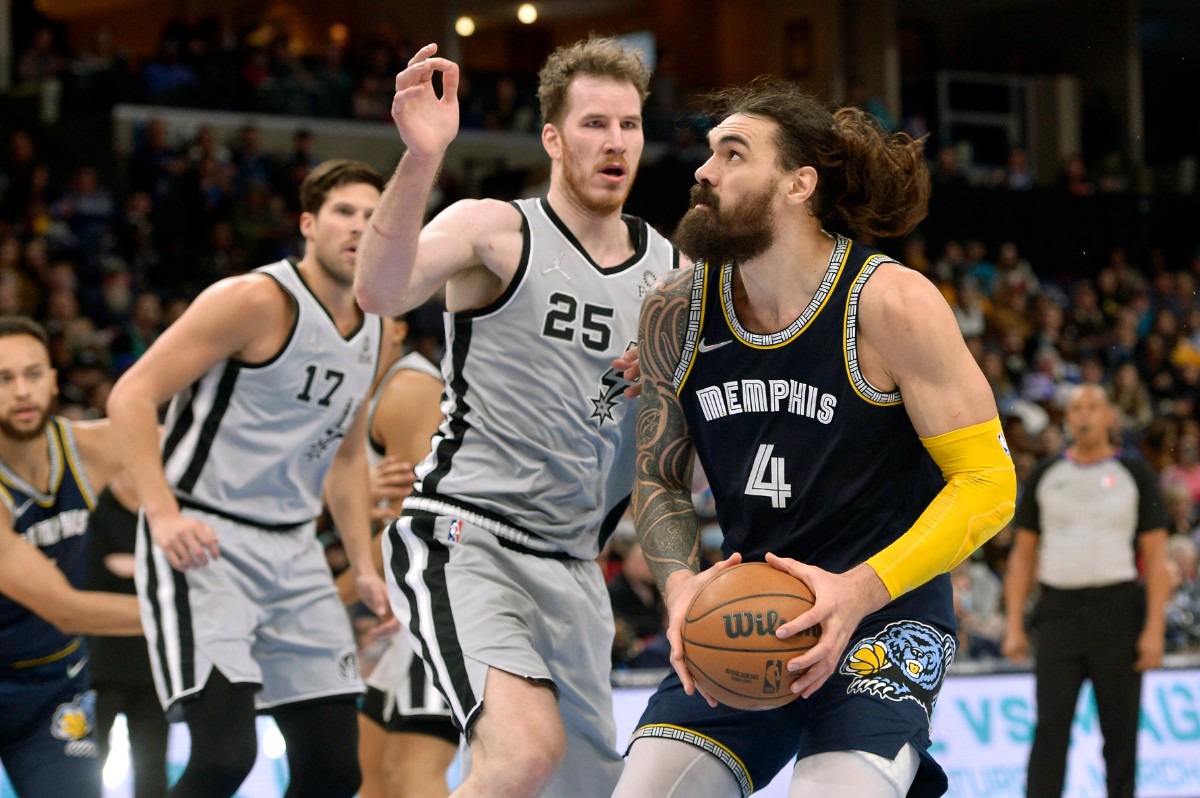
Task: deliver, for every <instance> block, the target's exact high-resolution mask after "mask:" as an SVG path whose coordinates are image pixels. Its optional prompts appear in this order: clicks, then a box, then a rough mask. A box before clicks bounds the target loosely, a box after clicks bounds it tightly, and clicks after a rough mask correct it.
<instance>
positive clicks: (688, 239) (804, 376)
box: [615, 79, 1016, 798]
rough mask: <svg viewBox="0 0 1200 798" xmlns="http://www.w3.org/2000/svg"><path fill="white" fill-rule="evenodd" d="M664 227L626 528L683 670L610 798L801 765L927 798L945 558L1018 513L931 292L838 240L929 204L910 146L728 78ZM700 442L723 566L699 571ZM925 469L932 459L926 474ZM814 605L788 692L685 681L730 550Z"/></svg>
mask: <svg viewBox="0 0 1200 798" xmlns="http://www.w3.org/2000/svg"><path fill="white" fill-rule="evenodd" d="M717 99H718V100H719V101H722V102H721V105H720V107H719V111H718V114H717V115H716V118H718V119H721V120H722V121H721V122H720V124H718V125H717V126H716V127H715V128H714V129H713V130H712V131H711V132H710V133H709V145H710V147H711V149H712V155H711V157H710V158H709V159H708V161H707V162H706V163H705V164H704V165H703V166H701V167H700V169H698V170H697V172H696V180H697V183H698V185H697V186H695V187H694V188H693V191H692V203H693V207H692V209H691V210H689V211H688V213H687V214H686V216H685V217H684V219H683V220H682V221H681V222H680V225H679V229H678V231H677V234H676V243H677V244H678V245H679V246H680V248H681V249H682V250H683V251H684V252H686V253H687V254H688V255H690V256H692V257H694V258H696V259H697V265H696V266H695V268H694V269H692V270H689V271H688V272H687V273H686V274H678V275H672V276H671V277H670V279H669V280H668V281H667V282H666V283H665V285H664V286H662V287H661V288H660V289H658V290H656V291H655V292H653V293H652V294H651V295H650V296H649V297H648V298H647V300H646V304H645V306H644V307H643V310H642V320H641V333H640V335H639V341H640V342H641V351H640V355H641V368H642V382H643V389H642V390H643V394H642V399H641V402H642V404H641V407H640V410H639V415H638V430H639V438H638V461H637V462H638V474H637V480H638V481H637V486H636V488H635V496H634V515H635V523H636V525H637V528H638V535H639V538H640V539H641V541H642V545H643V547H644V550H645V554H646V557H647V559H648V561H649V562H650V564H651V567H652V569H653V570H654V572H655V576H656V579H657V582H658V585H659V588H660V589H661V590H662V592H663V594H664V596H665V598H666V601H667V606H668V612H669V618H670V622H669V631H668V636H669V638H670V641H671V646H672V652H671V661H672V665H673V666H674V671H673V672H672V673H671V674H669V675H668V676H667V678H666V679H665V680H664V681H663V683H662V684H661V685H660V687H659V689H658V691H657V692H656V694H655V695H654V696H653V697H652V698H651V700H650V702H649V704H648V706H647V709H646V711H645V713H644V715H643V716H642V719H641V722H640V724H639V727H638V729H637V731H636V732H635V733H634V737H633V741H632V743H631V747H630V751H629V761H628V763H627V764H626V768H625V772H624V775H623V776H622V780H621V783H620V785H619V786H618V788H617V790H616V792H615V795H617V796H620V797H621V798H631V797H632V796H638V797H639V798H640V797H641V796H646V795H654V796H658V797H659V798H665V797H666V796H689V798H706V797H708V796H722V797H724V798H727V797H728V796H738V795H749V794H750V793H751V792H752V791H753V790H755V789H758V788H760V787H762V786H763V785H765V784H766V783H767V782H769V781H770V780H771V778H772V777H773V776H774V775H775V774H776V773H777V772H778V771H779V770H781V769H782V768H783V767H785V766H786V765H788V763H789V762H791V761H792V760H793V759H797V757H798V761H797V762H796V766H795V770H794V773H793V775H792V782H791V788H790V790H791V791H790V794H791V795H792V796H806V798H810V797H811V796H815V795H820V796H823V798H842V797H843V796H844V797H845V798H849V797H850V796H855V798H857V797H858V796H863V795H870V796H876V798H888V797H890V796H905V795H910V796H933V795H940V794H941V793H942V792H944V791H945V789H946V777H945V775H944V773H943V772H942V770H941V768H940V767H939V766H938V765H937V763H936V762H934V761H933V759H932V758H931V757H930V756H929V754H928V750H927V749H928V747H929V733H930V714H931V712H932V709H933V704H934V701H935V700H936V698H937V694H938V690H939V689H940V687H941V683H942V679H943V677H944V676H945V673H946V668H947V666H948V665H949V664H950V660H951V658H952V656H953V654H954V639H955V626H954V608H953V603H952V596H951V589H950V579H949V576H948V575H947V572H948V571H949V570H950V569H951V568H952V567H953V566H954V564H955V563H957V562H958V561H960V560H961V559H962V558H964V557H965V556H966V555H968V554H969V553H970V552H971V551H972V550H973V549H974V548H975V547H977V546H978V545H979V544H980V543H982V542H983V541H984V540H986V539H987V538H988V537H989V536H991V535H992V534H994V533H995V532H996V531H998V530H999V529H1000V528H1001V527H1002V526H1003V525H1004V524H1005V522H1006V521H1007V520H1008V519H1009V518H1010V517H1011V515H1012V512H1013V503H1014V496H1015V491H1016V478H1015V475H1014V471H1013V466H1012V462H1011V460H1010V459H1009V456H1008V453H1007V451H1006V449H1005V445H1004V439H1003V436H1002V434H1001V431H1000V422H999V419H998V418H997V414H996V407H995V404H994V402H993V399H992V393H991V391H990V390H989V388H988V384H987V382H986V380H985V379H984V377H983V374H982V373H981V372H980V371H979V368H978V367H977V366H976V365H975V362H974V360H973V359H972V357H971V355H970V353H969V352H968V351H967V348H966V346H965V344H964V343H963V339H962V336H961V334H959V332H958V328H957V326H956V325H955V321H954V316H953V314H952V313H951V312H950V308H949V307H948V306H947V305H946V303H945V301H944V300H943V299H942V298H941V295H940V294H939V293H938V291H937V289H936V288H935V286H934V285H933V284H932V283H930V282H929V281H928V280H926V279H925V278H924V277H923V276H921V275H920V274H919V273H917V272H913V271H910V270H908V269H906V268H904V267H903V266H901V265H900V264H899V263H897V262H895V261H893V260H892V259H890V258H888V257H887V256H885V255H883V254H882V253H880V252H878V251H877V250H874V249H872V248H871V247H869V246H866V245H864V244H862V243H860V242H858V241H854V240H851V239H849V238H847V237H845V236H844V235H843V234H841V233H840V232H835V231H839V230H848V231H852V232H854V233H856V234H857V235H860V236H863V235H870V236H873V237H874V236H878V237H889V238H890V237H899V236H903V235H905V234H907V233H909V232H910V231H911V230H912V229H913V228H914V227H915V226H916V224H917V223H918V222H919V221H920V220H921V219H922V218H923V217H924V215H925V211H926V204H927V201H928V196H929V176H928V172H927V170H926V167H925V162H924V159H923V156H922V153H921V144H920V143H919V142H914V141H912V140H911V139H909V138H908V137H907V136H904V135H897V136H889V135H888V134H887V133H886V132H885V131H883V130H881V129H879V128H878V127H877V126H876V125H875V124H874V123H873V122H872V121H871V120H870V118H869V117H868V116H867V115H865V114H864V113H863V112H862V111H860V110H858V109H849V108H847V109H842V110H840V111H839V112H838V113H837V114H836V115H832V116H831V114H830V113H829V111H828V110H826V109H825V108H824V107H823V106H822V105H821V104H819V103H818V102H817V101H816V100H815V99H813V98H812V97H810V96H808V95H806V94H803V93H802V92H800V90H799V89H798V88H796V87H795V86H793V85H791V84H788V83H783V82H780V81H773V80H770V79H763V80H761V81H759V82H756V83H754V84H752V85H751V86H750V87H748V88H743V89H730V90H728V91H726V92H724V93H722V94H720V95H719V96H718V97H717ZM693 451H694V452H695V453H696V454H697V455H698V456H699V460H700V463H701V465H702V466H703V468H704V472H705V474H707V475H708V477H709V481H710V485H711V487H712V490H713V495H714V497H715V499H716V509H717V516H718V520H719V521H720V524H721V528H722V529H723V530H724V533H725V542H724V553H725V554H726V559H725V560H724V561H722V562H721V563H718V564H717V565H715V566H713V568H711V569H708V570H707V571H705V572H703V573H698V571H699V561H698V552H699V549H700V546H699V538H698V535H697V528H696V515H695V511H694V510H693V509H692V502H691V495H690V489H691V484H692V476H691V470H692V462H693ZM939 468H940V470H941V474H939V473H938V471H939ZM742 559H745V560H750V561H753V560H763V559H765V560H766V561H767V562H770V563H772V564H773V565H775V567H777V568H780V569H782V570H785V571H787V572H789V573H791V574H792V575H794V576H796V577H798V578H800V579H801V580H803V581H804V582H805V583H806V584H807V585H808V586H809V587H810V588H811V589H812V591H813V593H814V594H815V596H816V603H815V604H814V606H813V607H812V608H811V609H810V610H809V611H807V612H805V613H803V614H801V615H800V616H799V617H797V618H794V619H791V620H789V621H788V622H787V623H785V624H783V625H782V626H781V627H780V628H779V630H778V632H777V634H778V636H779V637H781V638H786V637H790V636H791V635H794V634H795V633H797V632H799V631H802V630H803V629H806V628H808V627H809V626H812V625H814V624H820V625H821V628H822V632H823V633H822V635H821V638H820V641H819V643H818V644H817V645H816V646H815V647H813V648H812V649H811V650H810V651H808V652H807V653H805V654H803V655H802V656H799V657H796V658H794V659H792V660H791V661H789V662H787V663H786V667H788V669H789V670H791V671H794V672H795V671H799V672H802V675H800V676H799V678H798V679H797V681H796V682H795V683H794V684H793V685H792V688H791V689H792V690H793V692H796V693H798V694H799V696H800V697H799V700H797V701H795V702H793V703H791V704H789V705H786V706H784V707H781V708H778V709H774V710H769V711H762V712H744V711H738V710H734V709H731V708H729V707H725V706H718V705H716V702H715V701H710V700H707V697H705V696H703V695H702V694H697V691H696V688H695V682H694V681H693V679H692V676H691V674H690V673H689V672H688V669H687V666H686V665H685V664H684V662H683V659H682V652H681V625H682V621H683V616H684V614H685V611H686V608H687V606H688V603H689V601H690V600H691V598H692V597H693V596H694V595H695V593H696V591H697V590H698V588H699V587H700V585H702V584H703V583H704V582H705V580H706V579H708V578H710V577H711V576H713V574H714V573H716V572H719V571H721V570H723V569H725V568H728V567H730V566H731V565H732V564H734V563H737V562H739V561H740V560H742Z"/></svg>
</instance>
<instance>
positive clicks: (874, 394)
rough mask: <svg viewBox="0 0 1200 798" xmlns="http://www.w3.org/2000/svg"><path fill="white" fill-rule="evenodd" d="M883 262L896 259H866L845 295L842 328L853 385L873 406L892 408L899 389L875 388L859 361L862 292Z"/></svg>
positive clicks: (895, 402) (896, 403)
mask: <svg viewBox="0 0 1200 798" xmlns="http://www.w3.org/2000/svg"><path fill="white" fill-rule="evenodd" d="M884 263H895V261H893V260H892V259H891V258H889V257H888V256H887V255H872V256H871V257H869V258H867V260H866V262H865V263H864V264H863V267H862V269H861V270H859V273H858V276H857V277H856V278H855V279H854V282H853V283H852V284H851V286H850V290H849V291H848V292H847V294H846V324H845V326H844V327H843V330H844V332H843V334H842V347H843V352H844V353H845V356H846V357H845V360H846V374H847V376H849V377H850V384H851V385H852V386H854V392H855V393H857V394H858V395H859V396H860V397H862V398H863V400H864V401H867V402H870V403H871V404H873V405H879V406H881V407H889V406H892V405H898V404H900V402H901V397H900V391H892V392H890V393H885V392H884V391H881V390H879V389H878V388H876V387H875V386H874V385H872V384H871V383H870V382H868V381H867V378H866V377H864V376H863V373H862V367H861V366H860V364H859V362H858V301H859V295H860V294H861V293H862V289H863V286H865V285H866V284H867V280H869V279H871V275H872V274H874V273H875V270H876V269H878V268H879V266H880V265H881V264H884Z"/></svg>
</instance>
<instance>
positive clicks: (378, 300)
mask: <svg viewBox="0 0 1200 798" xmlns="http://www.w3.org/2000/svg"><path fill="white" fill-rule="evenodd" d="M354 299H355V301H356V302H358V306H359V307H360V308H362V310H363V312H364V313H374V314H375V315H377V316H394V315H396V314H395V311H394V310H393V309H392V308H391V307H389V306H388V303H387V302H385V301H384V297H382V296H380V292H379V291H377V290H375V289H372V288H370V287H369V286H367V285H366V283H365V282H363V281H362V280H360V279H358V278H355V280H354Z"/></svg>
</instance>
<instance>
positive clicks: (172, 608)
mask: <svg viewBox="0 0 1200 798" xmlns="http://www.w3.org/2000/svg"><path fill="white" fill-rule="evenodd" d="M381 186H382V181H381V179H380V177H379V175H378V174H377V173H376V172H375V171H374V170H373V169H371V168H370V167H369V166H367V165H366V164H362V163H358V162H356V161H341V160H335V161H326V162H325V163H323V164H321V165H320V166H318V167H317V168H316V169H314V170H313V171H312V173H311V174H310V175H309V177H308V178H307V179H306V180H305V181H304V183H303V184H302V186H301V189H300V193H301V206H302V208H303V212H302V213H301V216H300V231H301V233H303V235H304V239H305V247H304V257H303V259H302V260H301V261H300V262H299V263H298V264H297V263H292V262H290V261H287V260H282V261H279V262H278V263H274V264H271V265H269V266H264V267H262V268H261V269H258V270H256V271H254V272H252V273H250V274H247V275H241V276H237V277H232V278H229V279H226V280H222V281H220V282H218V283H216V284H214V285H212V286H211V287H209V288H208V289H207V290H205V291H204V292H202V293H201V294H200V296H198V297H197V298H196V300H195V301H194V302H193V303H192V305H191V306H190V307H189V308H188V310H187V311H185V312H184V314H183V315H182V316H181V317H180V318H179V320H178V321H176V322H175V323H174V324H172V325H171V327H170V328H168V329H167V331H166V332H165V333H163V335H162V336H161V337H160V338H159V339H158V340H157V341H155V343H154V345H153V346H151V347H150V349H149V350H148V351H147V352H146V353H145V354H144V355H143V356H142V357H141V358H140V359H139V360H138V362H137V363H135V364H134V366H133V367H132V368H131V369H130V370H129V371H128V372H126V373H125V375H124V376H123V377H122V378H121V379H120V380H119V381H118V382H117V384H116V386H115V387H114V388H113V392H112V396H111V398H110V400H109V405H108V410H109V415H110V416H111V418H112V420H113V425H114V427H115V428H116V430H117V432H118V436H119V442H120V443H121V453H122V456H123V459H124V461H125V462H126V463H127V464H128V467H129V469H130V471H131V473H132V475H133V477H134V482H135V484H136V486H137V491H138V498H139V500H140V504H141V506H142V509H143V518H142V520H143V523H142V524H141V525H140V528H139V530H138V542H137V558H138V562H137V573H136V581H137V586H138V597H139V599H140V601H141V607H142V619H143V622H144V624H145V626H146V632H147V635H146V636H147V643H148V645H149V647H150V653H151V665H152V669H153V671H154V676H155V683H156V686H157V687H158V691H159V698H160V699H161V700H162V703H163V706H164V708H166V709H167V710H168V711H169V713H170V714H171V715H172V716H174V715H175V714H177V713H178V714H181V715H182V718H183V720H185V721H186V722H187V724H188V729H189V731H190V733H191V740H192V746H191V757H190V759H189V761H188V766H187V769H186V770H185V771H184V773H183V775H182V776H181V777H180V780H179V782H178V783H177V784H176V785H175V787H174V788H173V789H172V791H171V793H170V794H171V795H172V796H192V795H205V796H230V795H233V794H234V792H235V791H236V790H237V788H238V786H239V785H240V784H241V783H242V781H243V779H244V778H245V777H246V774H247V773H248V772H249V771H250V769H251V767H252V766H253V765H254V759H255V754H256V751H257V745H256V739H255V725H254V716H255V713H256V712H257V711H263V712H269V713H271V714H272V715H273V716H274V718H275V721H276V723H277V724H278V725H279V729H280V731H281V732H282V734H283V737H284V740H285V741H286V742H287V753H288V765H289V769H290V776H291V786H290V787H289V789H288V794H289V795H290V796H322V798H328V797H329V796H346V797H347V798H348V797H349V796H351V795H353V794H354V792H355V790H356V789H357V788H358V784H359V771H358V763H357V755H356V748H357V721H356V715H357V709H356V703H357V699H358V696H359V694H360V692H361V690H362V685H361V682H360V681H359V677H358V672H357V662H356V658H355V653H354V639H353V635H352V634H351V630H350V624H349V620H348V618H347V616H346V611H345V608H344V607H343V606H342V604H341V602H340V601H339V600H338V598H337V594H336V591H335V590H334V587H333V581H332V579H331V577H330V573H329V567H328V564H327V563H326V560H325V556H324V553H323V551H322V549H321V546H320V543H319V542H318V541H317V538H316V535H315V534H314V532H313V528H314V518H315V517H316V516H317V515H318V514H319V512H320V510H321V504H322V488H323V487H324V488H325V491H326V494H327V495H328V497H329V506H330V511H331V513H332V516H333V519H334V522H335V523H336V524H337V527H338V530H339V531H340V533H341V537H342V540H343V541H344V542H345V546H346V553H347V555H348V557H349V559H350V565H351V568H352V569H353V571H354V573H355V575H356V579H357V582H358V587H359V592H360V594H361V596H362V598H363V600H364V601H365V602H366V603H367V605H368V606H369V607H371V609H372V610H374V611H376V612H378V613H385V612H386V605H387V597H386V586H385V585H384V584H383V581H382V579H380V577H379V576H378V574H377V573H376V572H375V569H374V567H373V564H372V561H371V553H370V520H369V507H368V502H369V500H368V498H367V461H366V455H365V447H364V444H363V441H364V440H365V436H366V410H365V402H364V400H365V397H366V394H367V391H368V389H369V388H370V386H371V385H372V383H373V381H374V380H375V378H376V368H377V364H378V362H379V359H380V346H381V343H382V326H381V321H380V320H379V319H378V318H376V317H373V316H369V315H364V314H363V313H362V312H361V311H360V310H359V309H358V306H357V305H356V304H355V301H354V295H353V289H352V286H353V281H354V268H355V259H356V255H357V250H358V244H359V238H360V236H361V235H362V231H363V229H364V227H365V226H366V223H367V219H368V218H369V217H370V215H371V213H372V211H373V210H374V208H375V204H376V202H377V201H378V199H379V191H380V188H381ZM172 397H173V398H172ZM168 399H171V406H170V408H169V410H168V412H167V418H166V424H165V430H164V436H165V438H164V442H163V447H162V453H161V455H160V453H159V450H158V447H157V446H156V445H155V444H156V441H155V436H154V435H153V430H154V423H155V417H156V409H157V408H158V406H159V405H160V404H161V403H163V402H165V401H166V400H168ZM327 475H328V476H327Z"/></svg>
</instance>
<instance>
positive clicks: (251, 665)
mask: <svg viewBox="0 0 1200 798" xmlns="http://www.w3.org/2000/svg"><path fill="white" fill-rule="evenodd" d="M186 514H187V515H189V516H193V517H196V518H199V519H201V520H202V521H204V522H205V523H206V524H208V525H209V526H210V527H212V529H213V531H214V532H215V533H216V535H217V544H218V546H220V552H221V556H220V558H218V559H216V560H211V561H210V562H209V563H208V565H205V566H203V567H202V568H195V569H192V570H189V571H185V572H180V571H176V570H174V569H173V568H171V566H170V564H169V563H168V562H167V558H166V555H165V554H164V553H163V551H162V549H160V548H158V547H157V546H155V545H154V544H153V542H152V541H151V538H150V529H149V526H148V525H147V524H146V520H145V515H144V514H142V515H141V516H140V517H139V519H138V534H137V549H136V556H137V567H136V572H135V577H134V578H135V581H136V583H137V591H138V601H139V603H140V605H141V611H142V626H143V627H144V629H145V631H146V642H147V645H148V646H149V648H150V667H151V671H152V672H153V674H154V684H155V687H156V688H157V689H158V697H159V700H160V701H161V702H162V705H163V708H164V709H165V710H168V713H169V714H170V715H171V716H172V718H173V719H177V716H176V713H174V712H171V710H173V709H174V708H175V707H176V705H177V703H178V702H179V701H180V700H181V699H186V698H187V697H189V696H193V695H195V694H197V693H199V692H200V690H201V689H203V687H204V685H205V683H206V682H207V681H208V677H209V674H210V673H211V672H212V669H213V668H217V669H218V670H219V671H221V673H222V674H224V675H225V678H227V679H228V680H229V681H230V682H232V683H234V684H253V685H258V686H259V688H260V689H259V691H258V693H257V695H256V697H255V704H256V706H257V707H258V709H260V710H267V709H271V708H272V707H276V706H281V705H284V704H293V703H297V702H300V701H309V700H313V699H319V698H329V697H334V696H341V695H346V696H358V695H359V694H360V693H361V692H362V689H363V686H362V681H361V680H360V679H359V675H358V656H357V653H356V651H355V646H354V634H353V632H352V630H351V628H350V620H349V616H348V615H347V613H346V608H345V607H344V606H343V605H342V603H341V601H340V600H339V599H338V596H337V592H336V591H335V590H334V587H333V579H332V577H331V575H330V572H329V565H328V563H327V562H326V560H325V553H324V551H323V549H322V548H321V544H320V542H319V541H318V540H317V538H316V535H315V534H314V530H313V525H312V524H305V525H303V526H300V527H297V528H296V529H293V530H289V531H285V532H279V531H271V530H266V529H262V528H260V527H256V526H250V525H248V524H242V523H238V522H237V521H233V520H230V519H228V518H224V517H221V516H216V515H212V514H210V513H205V512H200V511H196V510H187V511H186Z"/></svg>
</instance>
